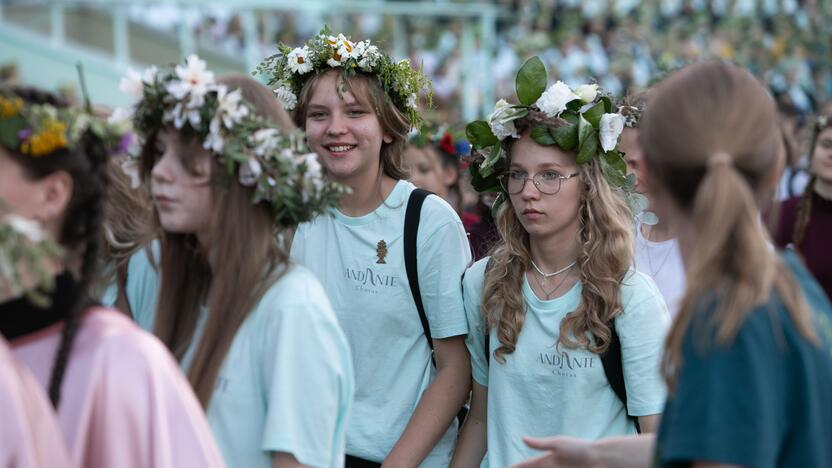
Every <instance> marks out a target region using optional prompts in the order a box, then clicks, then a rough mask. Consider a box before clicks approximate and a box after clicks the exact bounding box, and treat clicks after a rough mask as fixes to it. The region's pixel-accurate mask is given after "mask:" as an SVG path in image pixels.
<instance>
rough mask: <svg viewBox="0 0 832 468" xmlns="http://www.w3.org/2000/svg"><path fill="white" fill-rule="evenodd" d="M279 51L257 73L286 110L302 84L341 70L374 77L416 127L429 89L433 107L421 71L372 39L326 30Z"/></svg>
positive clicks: (296, 100)
mask: <svg viewBox="0 0 832 468" xmlns="http://www.w3.org/2000/svg"><path fill="white" fill-rule="evenodd" d="M277 48H278V50H279V52H278V53H277V54H275V55H272V56H271V57H267V58H266V59H264V60H263V62H262V63H260V65H258V66H257V69H256V70H255V72H254V73H255V74H262V75H265V76H267V77H268V78H269V81H268V84H269V86H272V87H274V92H275V94H276V95H277V98H278V100H279V101H280V103H281V104H282V105H283V107H284V108H285V109H286V110H287V111H291V110H293V109H294V108H295V106H296V105H297V102H298V96H299V95H300V92H301V90H302V89H303V85H304V83H306V81H307V80H308V79H309V78H310V77H312V76H315V75H316V74H317V73H319V72H320V71H322V70H328V69H338V68H340V69H341V70H342V74H343V76H344V77H345V78H347V77H350V76H354V75H355V74H356V73H357V72H362V73H367V74H370V75H375V76H376V77H377V78H378V80H379V83H380V84H381V87H382V89H384V91H385V93H386V94H387V96H388V97H389V98H390V99H391V100H392V102H393V104H394V105H395V106H396V108H398V109H399V111H401V112H402V113H403V114H404V115H405V116H406V117H407V119H408V120H409V121H410V124H411V125H412V126H413V127H414V128H419V127H420V126H421V125H422V116H421V114H420V113H419V109H418V104H417V103H418V99H419V95H420V94H421V92H422V91H423V90H425V89H428V106H430V99H431V95H432V92H431V91H430V89H431V88H430V86H431V85H430V81H429V80H428V79H427V78H426V77H425V75H424V74H422V72H421V71H417V70H414V69H413V68H412V67H411V66H410V61H409V60H408V59H403V60H400V61H398V62H395V61H393V60H392V59H391V58H390V57H389V56H387V55H386V54H385V53H383V52H381V50H379V48H378V47H376V46H375V45H373V44H372V43H370V40H369V39H367V40H365V41H361V42H352V41H351V40H350V39H349V38H347V37H346V36H344V35H343V34H338V35H337V36H334V35H333V34H332V31H330V30H329V28H326V27H325V28H324V29H322V30H321V32H320V34H319V35H318V36H316V37H313V38H312V39H310V40H308V41H307V42H306V45H304V46H303V47H298V48H294V49H293V48H291V47H289V46H287V45H285V44H283V43H280V44H278V46H277Z"/></svg>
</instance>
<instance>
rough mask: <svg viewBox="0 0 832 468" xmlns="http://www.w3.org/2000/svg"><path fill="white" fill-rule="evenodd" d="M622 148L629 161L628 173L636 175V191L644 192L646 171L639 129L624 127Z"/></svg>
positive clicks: (625, 157) (626, 159) (625, 159)
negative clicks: (639, 141) (639, 140)
mask: <svg viewBox="0 0 832 468" xmlns="http://www.w3.org/2000/svg"><path fill="white" fill-rule="evenodd" d="M620 148H621V151H623V152H624V161H626V162H627V174H635V175H636V191H638V192H639V193H644V188H645V187H644V184H643V183H642V181H643V180H644V177H645V175H646V174H645V172H646V171H645V170H644V153H643V152H642V151H641V145H640V144H639V143H638V129H635V128H625V129H624V132H623V133H621V146H620Z"/></svg>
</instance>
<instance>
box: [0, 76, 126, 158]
mask: <svg viewBox="0 0 832 468" xmlns="http://www.w3.org/2000/svg"><path fill="white" fill-rule="evenodd" d="M87 130H90V131H92V132H93V134H94V135H95V136H96V137H98V138H100V139H101V140H102V141H103V142H104V143H105V144H106V145H108V147H109V148H110V149H111V150H112V151H113V152H114V153H122V152H124V151H126V149H127V146H128V145H129V142H130V139H131V138H132V134H130V132H129V129H128V128H124V127H122V126H118V125H112V124H110V123H109V122H107V121H105V120H103V119H100V118H98V117H96V116H94V115H92V114H90V113H87V112H85V111H82V110H80V109H76V108H73V107H56V106H53V105H50V104H28V103H25V102H24V100H23V99H22V98H21V97H19V96H18V95H16V94H15V93H14V92H13V91H10V90H2V89H0V144H2V145H3V146H4V147H6V148H8V149H10V150H12V151H16V152H19V153H20V154H23V155H26V156H31V157H33V158H41V157H44V156H48V155H50V154H53V153H55V152H57V151H60V150H74V149H75V148H76V147H77V145H78V144H79V142H80V140H81V137H82V136H83V135H84V132H86V131H87Z"/></svg>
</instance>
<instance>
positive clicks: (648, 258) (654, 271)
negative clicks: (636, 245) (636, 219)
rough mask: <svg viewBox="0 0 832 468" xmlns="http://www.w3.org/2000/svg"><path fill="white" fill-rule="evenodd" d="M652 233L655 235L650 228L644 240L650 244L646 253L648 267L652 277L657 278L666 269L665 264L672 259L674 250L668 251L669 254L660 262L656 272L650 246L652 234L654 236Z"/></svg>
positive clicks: (666, 253) (669, 249)
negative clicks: (671, 254) (671, 255)
mask: <svg viewBox="0 0 832 468" xmlns="http://www.w3.org/2000/svg"><path fill="white" fill-rule="evenodd" d="M652 233H653V228H652V227H648V228H647V234H645V235H644V240H646V241H647V242H648V244H647V252H646V253H647V266H648V267H649V268H650V276H651V277H653V278H655V277H656V275H658V274H659V272H660V271H662V268H664V264H665V263H667V259H669V258H670V253H671V251H672V250H673V249H671V248H668V249H667V252H665V254H664V258H663V259H662V260H661V262H659V267H658V268H656V269H655V270H654V269H653V259H652V258H651V255H650V244H649V242H650V234H652Z"/></svg>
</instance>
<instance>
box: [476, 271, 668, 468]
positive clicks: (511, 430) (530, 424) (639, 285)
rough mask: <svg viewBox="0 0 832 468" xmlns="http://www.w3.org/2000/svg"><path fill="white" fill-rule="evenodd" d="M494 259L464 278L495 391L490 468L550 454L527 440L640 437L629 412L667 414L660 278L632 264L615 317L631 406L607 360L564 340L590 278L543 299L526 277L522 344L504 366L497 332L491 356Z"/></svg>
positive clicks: (479, 369)
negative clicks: (488, 278) (485, 308)
mask: <svg viewBox="0 0 832 468" xmlns="http://www.w3.org/2000/svg"><path fill="white" fill-rule="evenodd" d="M487 262H488V258H484V259H482V260H480V261H478V262H477V263H475V264H474V265H473V266H472V267H471V268H470V269H469V270H468V271H467V272H466V273H465V279H464V281H463V291H464V297H465V312H466V315H467V317H468V327H469V329H470V331H471V332H470V333H469V334H468V339H467V340H466V344H467V345H468V351H469V352H470V353H471V368H472V372H473V377H474V380H475V381H476V382H477V383H478V384H480V385H483V386H485V387H488V417H487V418H488V419H487V420H488V424H487V426H488V453H487V454H486V457H485V459H484V460H483V463H482V466H492V467H504V466H508V465H510V464H513V463H517V462H519V461H521V460H525V459H527V458H530V457H532V456H536V455H540V453H539V452H536V451H534V450H532V449H529V448H528V447H526V445H525V444H524V443H523V439H522V438H523V436H532V437H546V436H556V435H569V436H574V437H578V438H581V439H600V438H603V437H609V436H616V435H626V434H635V433H636V430H635V426H634V424H633V422H632V421H631V420H630V419H628V418H627V414H630V415H632V416H647V415H652V414H658V413H661V411H662V408H663V407H664V401H665V396H666V391H665V386H664V382H663V380H662V378H661V376H660V373H659V363H660V359H661V354H662V346H663V344H664V338H665V334H666V332H667V330H668V327H669V325H670V316H669V314H668V311H667V306H666V305H665V303H664V300H663V299H662V295H661V293H660V292H659V290H658V288H657V287H656V285H655V284H654V283H653V281H652V280H651V279H650V278H649V277H648V276H647V275H645V274H644V273H640V272H637V271H635V270H632V269H631V270H630V271H629V272H628V273H627V275H626V276H625V278H624V281H623V283H622V285H621V303H622V306H623V309H624V311H623V313H622V314H621V315H619V316H618V317H617V318H616V319H615V329H616V331H617V333H618V336H619V338H620V340H621V354H622V367H623V369H624V382H625V385H626V387H627V406H628V408H627V409H626V410H625V408H624V405H623V403H622V402H621V400H620V399H619V398H618V397H617V396H616V394H615V392H614V391H613V390H612V387H610V385H609V382H608V381H607V378H606V375H605V374H604V367H603V365H602V363H601V358H600V356H598V355H597V354H594V353H592V352H589V351H587V350H586V349H568V348H564V347H563V346H562V345H557V346H556V345H555V344H556V343H557V341H558V337H559V336H560V323H561V321H562V320H563V319H564V318H565V317H566V315H567V314H568V313H570V312H572V311H574V310H575V309H576V308H577V307H578V305H579V304H580V299H581V283H580V282H578V283H577V284H576V285H575V286H574V287H573V288H572V289H571V290H570V291H568V292H567V293H566V294H564V295H563V296H561V297H558V298H555V299H552V300H548V301H543V300H540V299H539V298H538V297H537V296H536V295H535V294H534V292H533V291H532V289H531V286H530V285H529V283H528V282H527V281H526V279H525V278H524V280H523V298H524V300H525V304H526V315H525V321H524V323H523V328H522V330H521V331H520V334H519V337H518V339H517V348H516V349H515V351H514V352H513V353H511V354H507V355H504V357H505V363H499V362H497V360H496V358H495V357H494V355H493V353H494V351H495V350H496V349H497V348H498V347H499V346H500V344H499V343H500V342H499V339H498V338H497V333H496V331H495V330H491V332H490V338H489V347H490V350H489V354H490V356H491V357H490V360H486V355H485V325H484V318H483V316H482V314H481V312H480V304H481V303H482V297H483V282H484V275H485V268H486V264H487Z"/></svg>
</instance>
